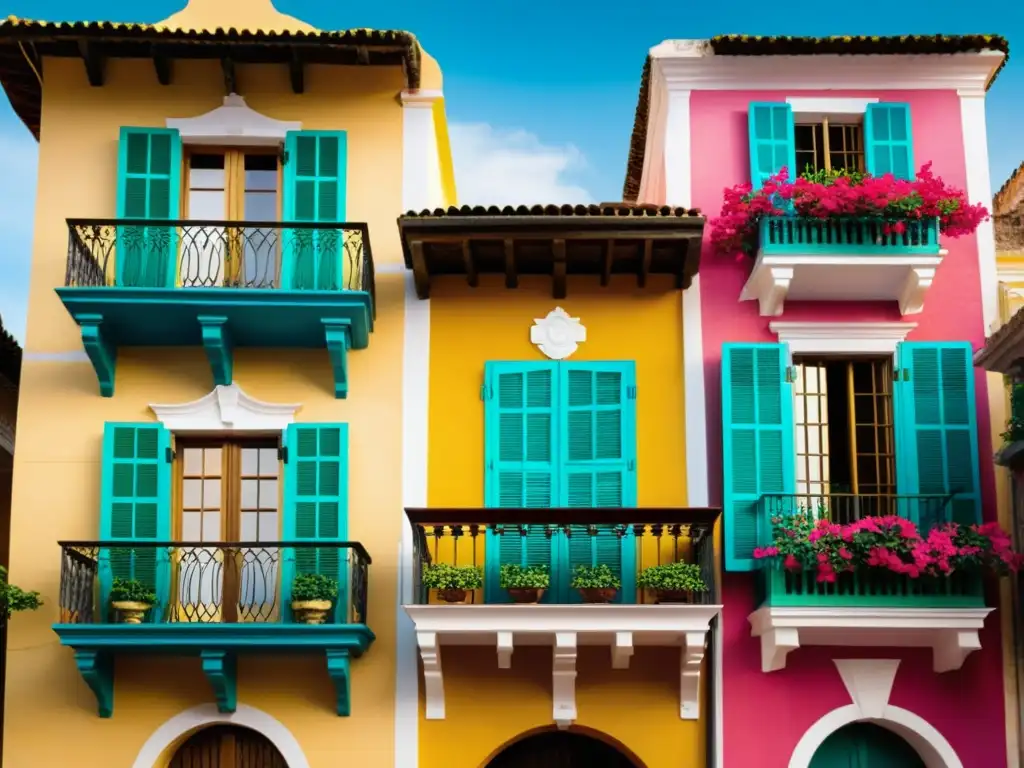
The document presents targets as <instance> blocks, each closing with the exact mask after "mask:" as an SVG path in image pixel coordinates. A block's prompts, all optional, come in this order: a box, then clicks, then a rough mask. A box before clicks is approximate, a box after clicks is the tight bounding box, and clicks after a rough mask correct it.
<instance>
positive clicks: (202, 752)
mask: <svg viewBox="0 0 1024 768" xmlns="http://www.w3.org/2000/svg"><path fill="white" fill-rule="evenodd" d="M169 768H288V763H286V762H285V759H284V757H283V756H282V755H281V753H280V752H279V751H278V749H277V747H275V746H274V745H273V744H272V743H271V742H270V740H269V739H268V738H267V737H266V736H264V735H262V734H260V733H257V732H256V731H254V730H252V729H250V728H241V727H239V726H237V725H213V726H210V727H208V728H203V729H201V730H199V731H196V732H195V733H194V734H192V735H191V736H190V737H189V738H188V740H187V741H185V743H183V744H182V745H181V746H180V747H178V750H177V751H176V752H175V753H174V757H173V758H171V764H170V766H169Z"/></svg>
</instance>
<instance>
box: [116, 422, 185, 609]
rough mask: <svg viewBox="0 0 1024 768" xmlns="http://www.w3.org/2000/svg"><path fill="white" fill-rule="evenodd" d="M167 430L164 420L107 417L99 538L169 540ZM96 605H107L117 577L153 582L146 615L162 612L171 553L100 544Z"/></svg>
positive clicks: (146, 582)
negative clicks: (152, 600) (151, 600)
mask: <svg viewBox="0 0 1024 768" xmlns="http://www.w3.org/2000/svg"><path fill="white" fill-rule="evenodd" d="M170 451H171V433H170V432H169V431H168V430H167V429H165V428H164V426H163V425H162V424H154V423H152V422H146V423H139V424H136V423H123V422H111V421H108V422H106V424H104V426H103V468H102V475H101V479H100V540H101V541H103V542H111V543H113V542H125V543H126V544H128V543H130V542H133V541H147V540H148V541H170V538H171V456H170ZM99 575H100V598H101V600H100V606H101V610H102V611H106V610H107V609H108V607H109V600H110V587H111V584H112V583H113V580H114V579H115V578H118V579H138V580H139V581H140V582H142V583H143V584H146V585H148V586H150V587H152V588H153V589H154V590H155V591H156V594H157V604H156V606H154V609H153V610H152V611H150V615H149V620H150V621H159V620H160V619H161V618H162V616H163V610H164V607H165V606H166V605H167V602H168V598H169V596H170V595H169V592H170V557H169V552H168V551H167V549H163V550H161V551H158V550H157V548H156V547H146V548H141V547H140V548H138V549H133V548H131V547H127V546H126V547H123V548H121V547H117V546H113V547H107V546H105V547H103V548H102V549H101V551H100V553H99Z"/></svg>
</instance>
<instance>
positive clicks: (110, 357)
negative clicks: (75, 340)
mask: <svg viewBox="0 0 1024 768" xmlns="http://www.w3.org/2000/svg"><path fill="white" fill-rule="evenodd" d="M75 320H77V321H78V326H79V329H80V330H81V333H82V346H83V347H84V348H85V354H86V355H88V357H89V361H90V362H91V363H92V367H93V370H95V371H96V379H97V381H98V382H99V385H100V394H101V395H102V396H103V397H113V396H114V371H115V369H116V368H117V347H115V346H114V345H113V344H111V343H110V341H109V340H108V339H107V336H106V331H105V329H104V327H103V315H77V316H76V317H75Z"/></svg>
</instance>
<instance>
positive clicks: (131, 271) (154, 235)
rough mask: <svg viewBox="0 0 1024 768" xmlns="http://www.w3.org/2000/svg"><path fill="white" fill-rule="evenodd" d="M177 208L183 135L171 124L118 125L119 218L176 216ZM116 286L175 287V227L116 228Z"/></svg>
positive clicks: (179, 204) (176, 235) (176, 236)
mask: <svg viewBox="0 0 1024 768" xmlns="http://www.w3.org/2000/svg"><path fill="white" fill-rule="evenodd" d="M180 209H181V136H180V135H179V133H178V131H177V129H174V128H128V127H123V128H121V139H120V145H119V152H118V169H117V218H118V219H177V218H178V216H179V214H180ZM114 258H115V259H116V262H115V264H116V276H117V285H119V286H125V287H131V288H173V287H174V285H175V284H176V282H177V276H176V274H175V273H176V271H177V266H178V231H177V228H175V227H141V226H139V227H118V229H117V249H116V253H115V254H114Z"/></svg>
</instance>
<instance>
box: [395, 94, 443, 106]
mask: <svg viewBox="0 0 1024 768" xmlns="http://www.w3.org/2000/svg"><path fill="white" fill-rule="evenodd" d="M443 98H444V92H443V91H401V92H400V93H399V94H398V101H399V102H400V103H401V105H402V106H403V107H433V106H434V102H435V101H439V100H441V99H443Z"/></svg>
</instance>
